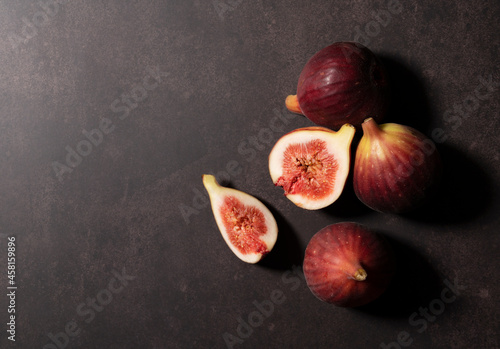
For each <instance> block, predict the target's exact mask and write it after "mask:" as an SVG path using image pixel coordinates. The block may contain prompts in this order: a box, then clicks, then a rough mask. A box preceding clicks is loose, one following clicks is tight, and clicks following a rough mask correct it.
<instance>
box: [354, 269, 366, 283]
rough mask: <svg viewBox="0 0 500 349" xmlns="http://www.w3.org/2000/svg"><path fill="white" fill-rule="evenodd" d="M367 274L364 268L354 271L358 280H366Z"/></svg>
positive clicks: (355, 278)
mask: <svg viewBox="0 0 500 349" xmlns="http://www.w3.org/2000/svg"><path fill="white" fill-rule="evenodd" d="M367 276H368V274H367V273H366V271H365V270H364V269H363V268H359V269H358V270H356V272H355V273H354V280H356V281H364V280H366V277H367Z"/></svg>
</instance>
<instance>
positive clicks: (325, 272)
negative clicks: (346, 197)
mask: <svg viewBox="0 0 500 349" xmlns="http://www.w3.org/2000/svg"><path fill="white" fill-rule="evenodd" d="M394 271H395V263H394V256H393V253H392V249H391V248H390V246H389V245H388V244H387V242H386V241H385V240H384V239H383V238H382V237H381V236H380V235H378V234H376V233H374V232H372V231H370V230H369V229H367V228H366V227H364V226H362V225H360V224H356V223H350V222H348V223H337V224H332V225H329V226H327V227H325V228H323V229H321V230H320V231H319V232H317V233H316V234H315V235H314V236H313V237H312V239H311V240H310V241H309V244H308V245H307V248H306V253H305V257H304V275H305V277H306V282H307V286H308V287H309V289H310V290H311V292H312V293H313V294H314V295H315V296H316V297H317V298H319V299H320V300H322V301H324V302H327V303H332V304H334V305H337V306H342V307H357V306H361V305H365V304H367V303H369V302H371V301H373V300H375V299H376V298H378V297H379V296H380V295H381V294H382V293H383V292H384V291H385V290H386V289H387V287H388V285H389V283H390V281H391V279H392V276H393V274H394Z"/></svg>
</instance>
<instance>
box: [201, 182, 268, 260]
mask: <svg viewBox="0 0 500 349" xmlns="http://www.w3.org/2000/svg"><path fill="white" fill-rule="evenodd" d="M202 178H203V185H204V186H205V189H206V190H207V192H208V196H209V197H210V203H211V206H212V211H213V214H214V217H215V221H216V223H217V226H218V227H219V230H220V232H221V234H222V237H223V238H224V241H226V243H227V245H228V246H229V248H230V249H231V251H233V253H234V254H235V255H236V256H237V257H238V258H239V259H241V260H242V261H244V262H246V263H252V264H253V263H257V262H258V261H260V260H261V259H262V258H263V257H264V256H265V255H267V254H268V253H269V252H270V251H271V250H272V248H273V247H274V244H275V243H276V240H277V238H278V225H277V224H276V220H275V219H274V216H273V215H272V213H271V211H269V209H268V208H267V207H266V206H265V205H264V204H263V203H262V202H261V201H259V200H258V199H256V198H255V197H253V196H251V195H250V194H247V193H244V192H242V191H240V190H237V189H233V188H226V187H223V186H221V185H220V184H219V183H217V180H216V179H215V177H214V176H212V175H207V174H205V175H203V177H202Z"/></svg>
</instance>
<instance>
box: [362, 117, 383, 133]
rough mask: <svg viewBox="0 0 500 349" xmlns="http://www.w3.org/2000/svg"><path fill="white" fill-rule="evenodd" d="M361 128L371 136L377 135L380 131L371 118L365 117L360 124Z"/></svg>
mask: <svg viewBox="0 0 500 349" xmlns="http://www.w3.org/2000/svg"><path fill="white" fill-rule="evenodd" d="M361 128H362V129H363V133H364V134H366V135H368V136H373V137H377V136H378V135H380V133H381V132H382V131H381V130H380V128H379V127H378V124H377V123H376V122H375V120H373V118H367V119H365V121H363V123H362V124H361Z"/></svg>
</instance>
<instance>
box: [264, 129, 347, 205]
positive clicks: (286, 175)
mask: <svg viewBox="0 0 500 349" xmlns="http://www.w3.org/2000/svg"><path fill="white" fill-rule="evenodd" d="M355 132H356V129H355V128H354V126H352V125H350V124H344V125H343V126H342V127H341V128H340V130H339V131H333V130H331V129H328V128H326V127H319V126H315V127H304V128H299V129H296V130H294V131H292V132H289V133H287V134H286V135H284V136H283V137H281V138H280V139H279V140H278V141H277V142H276V144H275V145H274V147H273V149H272V150H271V153H270V154H269V172H270V174H271V179H272V180H273V183H274V184H275V185H276V186H280V187H283V189H284V191H285V195H286V197H287V198H288V199H289V200H290V201H292V202H293V203H294V204H295V205H297V206H299V207H302V208H304V209H307V210H318V209H321V208H324V207H327V206H329V205H331V204H332V203H333V202H335V201H336V200H337V199H338V198H339V196H340V194H341V193H342V191H343V189H344V185H345V181H346V179H347V175H348V174H349V166H350V151H351V150H350V149H351V143H352V140H353V137H354V133H355Z"/></svg>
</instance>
